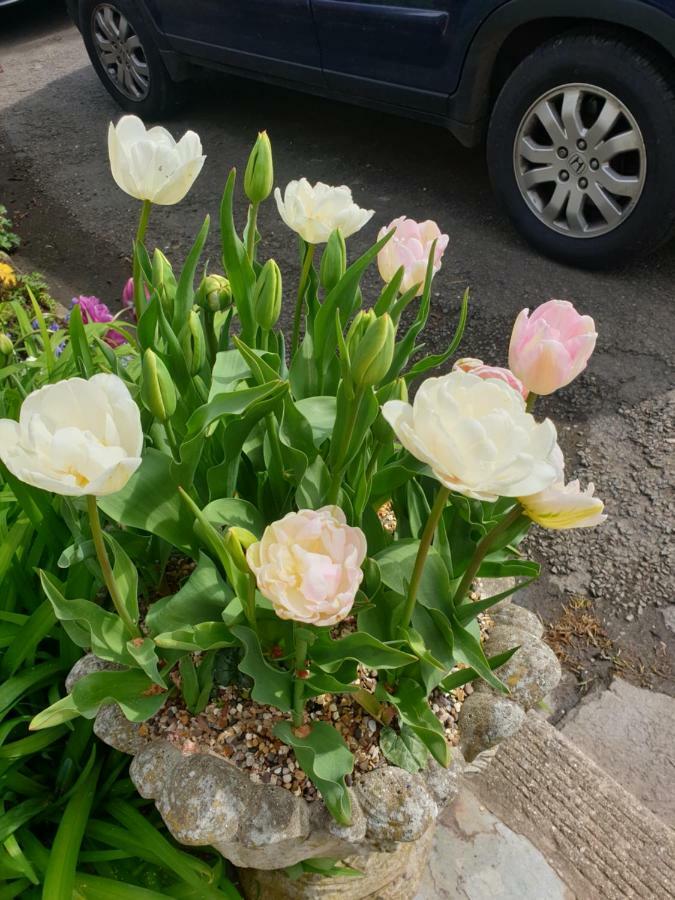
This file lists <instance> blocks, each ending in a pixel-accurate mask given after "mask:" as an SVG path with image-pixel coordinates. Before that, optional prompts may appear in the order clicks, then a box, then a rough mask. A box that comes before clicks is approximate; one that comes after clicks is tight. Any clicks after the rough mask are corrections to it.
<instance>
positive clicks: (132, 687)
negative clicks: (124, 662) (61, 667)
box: [71, 669, 167, 722]
mask: <svg viewBox="0 0 675 900" xmlns="http://www.w3.org/2000/svg"><path fill="white" fill-rule="evenodd" d="M71 696H72V698H73V703H74V704H75V706H76V707H77V708H78V710H79V711H80V714H81V715H83V716H84V717H85V718H86V719H93V718H94V716H95V715H96V713H97V712H98V711H99V709H100V708H101V707H102V706H106V705H107V704H108V703H117V704H118V706H119V707H120V709H121V710H122V712H123V713H124V715H125V716H126V717H127V719H129V721H131V722H142V721H144V720H145V719H149V718H150V717H151V716H154V714H155V713H156V712H157V710H158V709H160V707H161V706H162V705H163V704H164V701H165V700H166V696H167V695H166V692H165V691H162V692H157V691H156V689H155V685H154V682H153V681H152V680H151V679H150V678H148V676H147V675H146V674H145V672H142V671H141V670H140V669H125V670H123V671H120V672H117V671H116V672H106V671H103V672H91V673H90V674H89V675H85V676H84V678H80V680H79V681H77V682H76V683H75V684H74V685H73V690H72V692H71Z"/></svg>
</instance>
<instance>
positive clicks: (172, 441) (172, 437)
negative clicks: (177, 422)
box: [163, 419, 180, 462]
mask: <svg viewBox="0 0 675 900" xmlns="http://www.w3.org/2000/svg"><path fill="white" fill-rule="evenodd" d="M163 425H164V434H165V435H166V441H167V444H168V445H169V447H170V448H171V455H172V456H173V458H174V459H175V460H176V462H180V450H179V448H178V441H177V440H176V432H175V431H174V430H173V425H172V424H171V422H170V421H169V419H167V420H166V422H164V423H163Z"/></svg>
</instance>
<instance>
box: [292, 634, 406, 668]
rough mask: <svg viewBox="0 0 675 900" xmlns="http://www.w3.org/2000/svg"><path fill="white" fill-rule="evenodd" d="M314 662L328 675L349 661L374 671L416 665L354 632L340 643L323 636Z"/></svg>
mask: <svg viewBox="0 0 675 900" xmlns="http://www.w3.org/2000/svg"><path fill="white" fill-rule="evenodd" d="M310 655H311V659H312V660H313V661H314V662H316V663H318V664H319V665H320V666H322V668H324V669H326V671H328V672H334V671H335V669H336V668H337V666H338V665H340V664H341V663H342V662H344V660H346V659H353V660H356V661H357V662H360V663H362V664H363V665H364V666H368V668H371V669H398V668H400V667H401V666H407V665H408V664H409V663H411V662H415V657H414V656H412V655H411V654H410V653H405V652H404V651H403V650H399V649H397V648H396V647H393V646H391V645H389V644H384V643H382V641H378V640H377V638H374V637H373V636H372V635H370V634H366V633H365V632H359V631H357V632H354V633H353V634H348V635H347V636H346V637H343V638H340V640H337V641H335V640H333V639H332V638H330V637H329V636H327V635H325V634H324V633H321V635H320V636H319V638H318V639H317V641H316V642H315V644H314V645H313V646H312V648H311V651H310Z"/></svg>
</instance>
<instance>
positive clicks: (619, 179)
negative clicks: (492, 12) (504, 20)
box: [487, 34, 675, 269]
mask: <svg viewBox="0 0 675 900" xmlns="http://www.w3.org/2000/svg"><path fill="white" fill-rule="evenodd" d="M673 146H675V94H674V92H673V88H672V86H671V84H670V83H669V81H668V80H667V79H666V77H665V75H664V74H663V72H662V71H661V68H660V66H659V63H658V61H657V59H655V58H654V57H653V56H652V54H651V53H650V50H649V49H645V48H642V47H638V46H635V47H633V46H631V45H629V44H627V43H624V42H623V41H622V40H620V39H616V38H614V37H611V36H602V35H585V34H571V35H566V36H563V37H560V38H557V39H556V40H553V41H551V42H549V43H547V44H545V45H542V46H541V47H540V48H539V49H538V50H537V51H535V53H533V54H532V55H531V56H529V57H528V58H527V59H526V60H524V61H523V62H522V63H521V64H520V65H519V66H518V67H517V68H516V69H515V71H514V72H513V73H512V75H511V76H510V78H509V79H508V81H507V82H506V83H505V85H504V87H503V89H502V90H501V92H500V94H499V97H498V98H497V102H496V103H495V106H494V109H493V112H492V117H491V120H490V126H489V131H488V147H487V155H488V166H489V169H490V176H491V179H492V182H493V185H494V188H495V190H496V192H497V194H498V195H499V196H500V197H501V198H502V199H503V201H504V203H505V204H506V208H507V211H508V213H509V215H510V217H511V219H512V220H513V222H514V223H515V225H516V227H517V228H518V229H519V230H520V231H521V232H522V234H523V235H524V236H525V237H526V238H527V239H528V240H529V241H530V243H532V244H533V245H534V246H535V247H536V248H537V249H539V250H540V251H542V252H543V253H545V254H547V255H549V256H551V257H553V258H555V259H558V260H561V261H562V262H566V263H571V264H573V265H578V266H583V267H586V268H597V269H599V268H608V267H611V266H614V265H617V264H619V263H623V262H625V261H626V260H627V259H628V258H629V257H631V256H635V255H639V254H641V253H644V252H646V251H648V250H651V249H654V248H655V247H657V246H658V245H659V244H661V243H663V242H664V241H666V240H667V239H668V238H669V237H670V235H671V233H672V232H673V228H674V225H675V169H674V168H673V166H672V160H671V153H672V147H673Z"/></svg>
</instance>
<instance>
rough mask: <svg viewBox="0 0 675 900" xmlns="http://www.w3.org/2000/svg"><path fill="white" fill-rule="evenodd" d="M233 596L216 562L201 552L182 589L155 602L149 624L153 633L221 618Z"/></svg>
mask: <svg viewBox="0 0 675 900" xmlns="http://www.w3.org/2000/svg"><path fill="white" fill-rule="evenodd" d="M232 597H233V594H232V589H231V588H230V587H229V585H228V584H226V582H225V581H224V580H223V578H222V577H221V575H220V573H219V571H218V567H217V566H216V564H215V563H214V562H213V560H212V559H211V558H210V557H208V556H207V555H206V554H205V553H200V554H199V560H198V562H197V568H196V569H195V570H194V571H193V572H192V573H191V575H190V577H189V578H188V579H187V581H186V582H185V584H184V585H183V586H182V587H181V589H180V590H179V591H177V592H176V593H175V594H173V595H171V596H170V597H162V598H161V600H157V601H155V602H154V603H153V604H151V606H150V609H149V610H148V612H147V614H146V617H145V624H146V625H147V627H148V630H149V632H150V634H151V635H158V634H161V633H162V632H171V631H174V630H176V629H179V628H183V627H186V626H189V625H199V624H200V623H201V622H220V621H221V617H222V613H223V610H224V609H225V608H226V607H227V605H228V603H229V602H230V601H231V600H232Z"/></svg>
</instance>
